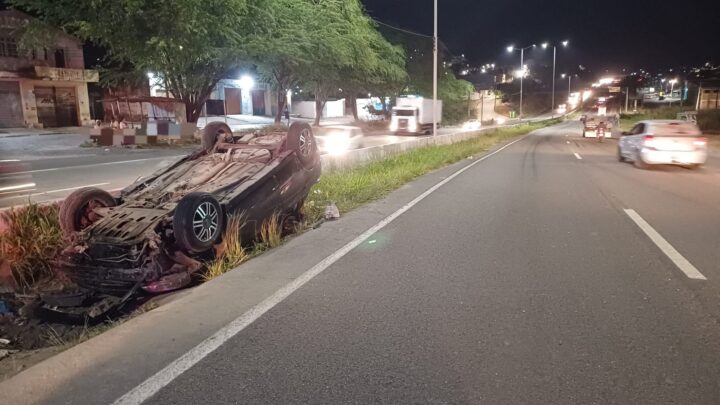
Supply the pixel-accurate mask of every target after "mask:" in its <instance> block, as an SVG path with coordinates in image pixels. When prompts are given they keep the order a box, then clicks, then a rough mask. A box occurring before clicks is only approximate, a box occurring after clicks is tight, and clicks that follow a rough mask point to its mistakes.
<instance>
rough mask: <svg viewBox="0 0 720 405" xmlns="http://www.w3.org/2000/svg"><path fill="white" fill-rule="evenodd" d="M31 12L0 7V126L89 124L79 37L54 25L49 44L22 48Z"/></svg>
mask: <svg viewBox="0 0 720 405" xmlns="http://www.w3.org/2000/svg"><path fill="white" fill-rule="evenodd" d="M31 18H32V17H30V16H28V15H27V14H24V13H21V12H19V11H16V10H4V11H0V127H6V128H7V127H29V126H35V127H67V126H78V125H88V124H89V123H90V121H91V118H90V102H89V100H88V86H87V84H88V83H89V82H97V81H98V78H99V76H98V72H97V71H95V70H86V69H85V61H84V55H83V48H82V42H80V41H79V40H78V39H77V38H74V37H72V36H69V35H67V34H65V33H63V32H62V31H60V30H58V31H57V34H56V35H55V36H54V41H55V43H54V44H53V45H52V46H51V47H47V48H41V49H33V50H29V51H28V50H21V49H20V48H19V42H20V36H21V35H22V32H23V27H25V26H26V24H27V23H28V21H30V19H31Z"/></svg>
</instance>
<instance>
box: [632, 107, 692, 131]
mask: <svg viewBox="0 0 720 405" xmlns="http://www.w3.org/2000/svg"><path fill="white" fill-rule="evenodd" d="M688 110H692V108H690V107H679V106H678V107H659V108H652V109H645V110H640V111H639V112H637V113H635V114H631V113H630V114H629V113H622V114H620V129H622V130H623V131H626V130H628V129H630V128H632V127H633V125H635V124H637V123H638V122H640V121H645V120H674V119H676V118H677V114H678V113H680V112H685V111H688Z"/></svg>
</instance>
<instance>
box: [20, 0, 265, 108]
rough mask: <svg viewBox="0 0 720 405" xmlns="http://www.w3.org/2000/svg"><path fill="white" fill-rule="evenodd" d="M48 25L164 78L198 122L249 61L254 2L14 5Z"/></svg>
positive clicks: (124, 0)
mask: <svg viewBox="0 0 720 405" xmlns="http://www.w3.org/2000/svg"><path fill="white" fill-rule="evenodd" d="M10 2H11V4H13V5H14V6H15V7H17V8H19V9H21V10H25V11H28V12H30V13H32V14H33V15H35V16H37V17H38V18H39V19H40V20H41V21H43V22H45V23H48V24H52V25H54V26H57V27H61V28H62V29H63V30H65V31H66V32H68V33H70V34H72V35H75V36H77V37H79V38H81V39H83V40H86V41H90V42H93V43H96V44H98V45H100V46H103V47H105V48H106V49H107V50H108V52H109V58H110V59H111V60H112V61H113V62H115V63H118V64H129V65H131V66H132V67H133V68H134V69H136V70H138V71H141V72H154V73H156V74H157V75H158V76H159V77H162V78H163V80H164V82H165V86H166V88H167V90H168V91H169V92H170V93H171V94H172V95H173V96H174V97H176V98H178V99H180V100H181V101H182V102H184V103H185V106H186V113H187V118H188V121H192V122H194V121H196V120H197V117H198V116H199V114H200V112H201V110H202V106H203V104H204V102H205V100H206V99H207V97H208V96H209V95H210V92H211V91H212V89H213V88H214V86H215V84H217V82H218V80H220V79H221V78H222V77H223V75H225V74H226V73H227V72H228V71H229V70H230V69H232V68H233V67H235V66H236V65H237V63H238V61H239V60H242V59H243V58H246V57H247V50H246V46H245V43H246V39H247V38H248V37H249V36H250V33H251V32H252V30H253V21H252V20H249V19H247V18H246V17H247V15H248V4H247V1H246V0H10Z"/></svg>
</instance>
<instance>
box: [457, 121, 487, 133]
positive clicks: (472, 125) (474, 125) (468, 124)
mask: <svg viewBox="0 0 720 405" xmlns="http://www.w3.org/2000/svg"><path fill="white" fill-rule="evenodd" d="M480 127H482V124H481V123H480V121H478V120H468V121H465V123H464V124H463V127H462V128H463V131H477V130H478V129H480Z"/></svg>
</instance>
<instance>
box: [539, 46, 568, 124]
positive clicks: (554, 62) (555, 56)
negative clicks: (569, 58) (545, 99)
mask: <svg viewBox="0 0 720 405" xmlns="http://www.w3.org/2000/svg"><path fill="white" fill-rule="evenodd" d="M569 43H570V41H567V40H565V41H562V46H564V47H567V46H568V44H569ZM548 46H549V45H548V43H547V42H545V43H544V44H542V47H543V49H547V47H548ZM556 62H557V45H553V74H552V104H551V105H550V111H551V113H552V115H553V116H554V115H555V75H556V74H557V73H556V70H555V66H556ZM569 96H570V94H569V93H568V97H569Z"/></svg>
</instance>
